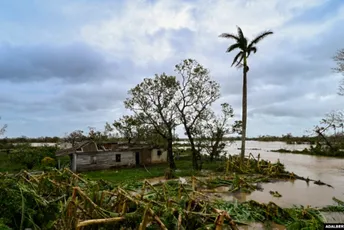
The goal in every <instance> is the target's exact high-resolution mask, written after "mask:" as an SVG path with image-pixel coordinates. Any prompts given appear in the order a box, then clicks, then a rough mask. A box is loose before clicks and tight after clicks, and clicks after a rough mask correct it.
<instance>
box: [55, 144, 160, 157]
mask: <svg viewBox="0 0 344 230" xmlns="http://www.w3.org/2000/svg"><path fill="white" fill-rule="evenodd" d="M90 143H94V144H98V145H102V144H110V143H111V142H110V143H109V142H104V143H95V142H94V141H92V140H86V141H82V142H80V143H78V144H76V145H75V146H74V148H67V149H62V150H59V151H57V152H56V154H55V155H56V156H57V157H60V156H66V155H69V154H71V153H74V152H75V151H76V150H77V149H80V148H82V147H84V146H86V145H88V144H90ZM112 144H116V149H112V150H107V151H127V150H129V151H135V150H142V149H159V148H161V147H159V146H152V145H148V144H137V143H130V144H128V143H116V142H112ZM104 150H105V149H104ZM83 153H88V152H83ZM81 154H82V153H81Z"/></svg>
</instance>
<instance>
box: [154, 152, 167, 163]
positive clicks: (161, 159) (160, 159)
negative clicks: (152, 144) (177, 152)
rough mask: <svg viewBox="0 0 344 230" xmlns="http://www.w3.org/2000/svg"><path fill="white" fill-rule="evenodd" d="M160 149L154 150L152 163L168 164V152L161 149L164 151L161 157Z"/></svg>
mask: <svg viewBox="0 0 344 230" xmlns="http://www.w3.org/2000/svg"><path fill="white" fill-rule="evenodd" d="M158 150H159V149H153V150H152V152H151V154H152V163H163V162H167V151H165V150H163V149H160V150H161V151H162V153H161V155H160V156H159V155H158Z"/></svg>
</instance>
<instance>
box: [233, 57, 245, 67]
mask: <svg viewBox="0 0 344 230" xmlns="http://www.w3.org/2000/svg"><path fill="white" fill-rule="evenodd" d="M244 55H245V54H243V55H241V56H240V59H239V61H237V64H236V65H235V66H236V67H237V68H238V69H240V68H241V67H243V66H244V65H243V64H242V63H241V62H242V59H244Z"/></svg>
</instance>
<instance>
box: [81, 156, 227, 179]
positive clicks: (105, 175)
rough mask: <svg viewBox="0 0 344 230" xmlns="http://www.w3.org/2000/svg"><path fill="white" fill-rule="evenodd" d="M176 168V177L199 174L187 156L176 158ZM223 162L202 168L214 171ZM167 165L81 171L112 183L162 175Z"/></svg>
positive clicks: (205, 163)
mask: <svg viewBox="0 0 344 230" xmlns="http://www.w3.org/2000/svg"><path fill="white" fill-rule="evenodd" d="M176 165H177V170H176V172H175V175H176V176H177V177H183V176H184V177H185V176H192V175H199V174H200V172H199V171H195V170H193V169H192V162H191V159H189V158H183V159H180V160H176ZM223 165H224V163H223V162H220V161H217V162H204V163H203V169H204V170H211V171H214V170H216V169H217V168H219V167H220V166H223ZM167 167H168V165H167V164H159V165H150V166H146V168H144V167H140V168H120V169H113V170H102V171H92V172H84V173H82V174H83V175H84V176H86V177H87V178H89V179H92V180H100V179H102V180H107V181H111V182H114V183H123V182H124V183H128V182H133V181H139V180H144V179H149V178H153V177H160V176H164V173H165V170H166V168H167Z"/></svg>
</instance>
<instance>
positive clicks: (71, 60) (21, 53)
mask: <svg viewBox="0 0 344 230" xmlns="http://www.w3.org/2000/svg"><path fill="white" fill-rule="evenodd" d="M0 54H1V58H0V79H1V80H8V81H12V82H29V81H44V80H47V79H51V78H58V79H62V80H64V81H67V82H69V83H80V82H85V81H88V80H92V79H94V78H97V79H100V78H103V77H105V76H109V75H110V74H111V71H113V70H114V69H116V68H118V66H116V65H115V64H114V63H108V62H107V61H106V60H105V58H104V57H103V55H101V54H100V53H98V52H97V51H95V50H94V49H93V48H91V47H89V46H87V45H85V44H82V43H73V44H69V45H64V46H52V45H50V44H40V45H32V46H13V45H5V44H2V45H0Z"/></svg>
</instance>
